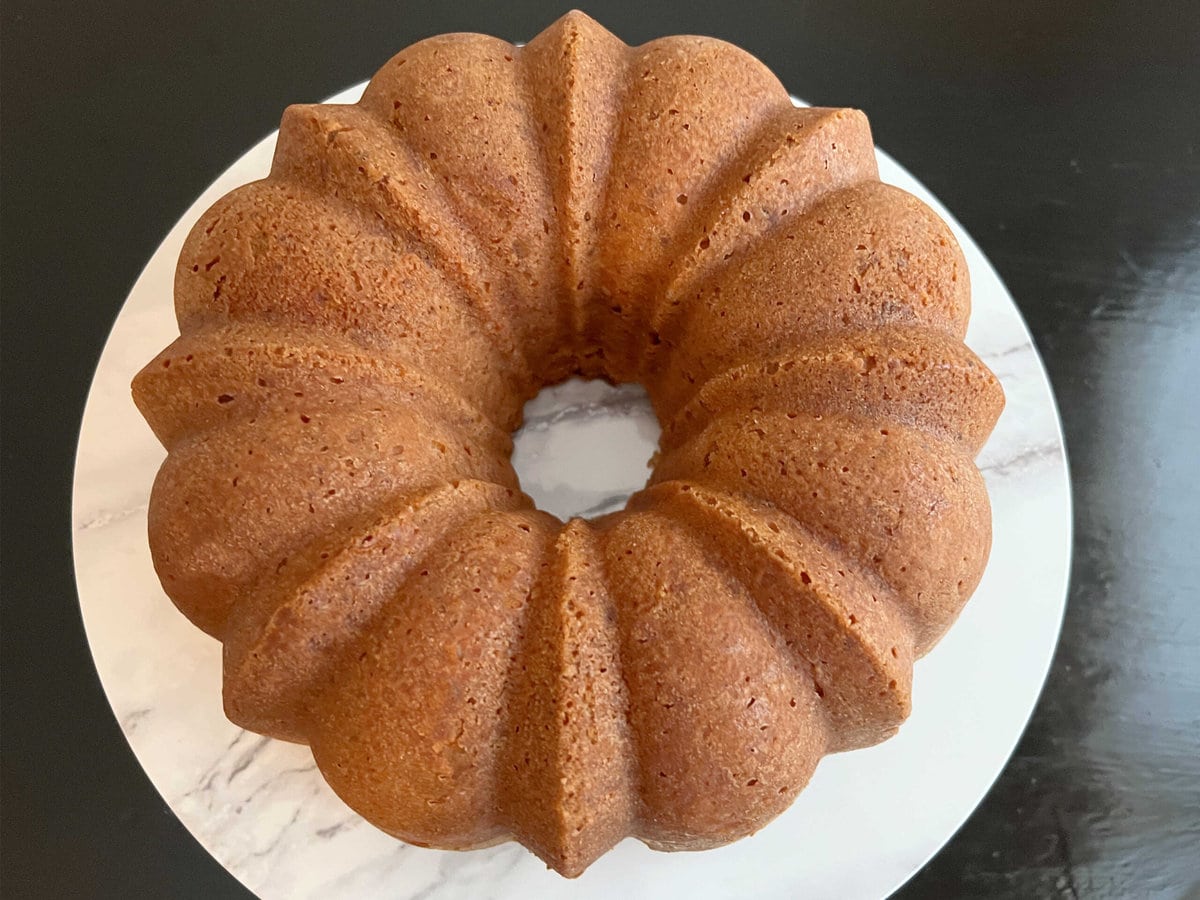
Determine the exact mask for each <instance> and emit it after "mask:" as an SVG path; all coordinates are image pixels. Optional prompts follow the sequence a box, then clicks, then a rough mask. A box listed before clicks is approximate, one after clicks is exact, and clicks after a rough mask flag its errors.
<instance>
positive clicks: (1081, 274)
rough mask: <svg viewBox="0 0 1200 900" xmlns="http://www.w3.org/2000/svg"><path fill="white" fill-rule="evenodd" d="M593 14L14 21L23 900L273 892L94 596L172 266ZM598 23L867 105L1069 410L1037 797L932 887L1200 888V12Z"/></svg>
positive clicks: (258, 12) (254, 6)
mask: <svg viewBox="0 0 1200 900" xmlns="http://www.w3.org/2000/svg"><path fill="white" fill-rule="evenodd" d="M563 11H564V7H562V6H560V5H557V4H555V3H549V2H546V3H534V2H521V0H510V2H508V3H502V4H493V3H483V2H465V0H464V2H457V3H454V4H450V5H446V6H444V7H435V6H433V5H431V4H415V3H414V4H407V3H401V2H395V0H392V2H366V0H363V2H352V3H341V4H334V3H325V4H321V3H317V2H310V0H306V2H296V3H292V4H286V5H285V4H277V5H275V4H267V3H246V2H240V0H239V2H229V0H210V2H208V3H204V4H198V3H179V4H169V3H168V4H164V3H162V2H155V3H150V2H130V0H112V2H108V3H104V4H100V3H78V4H53V5H51V4H48V3H40V4H39V3H34V2H29V0H7V2H5V3H4V6H3V11H2V16H3V29H2V32H0V34H2V40H3V47H2V52H0V65H2V66H3V70H2V78H0V85H2V91H3V98H2V104H0V116H2V118H0V132H2V141H3V148H2V153H0V159H2V164H3V179H2V183H0V191H2V196H0V205H2V216H3V222H2V236H3V250H2V254H0V258H2V260H3V283H2V298H3V338H4V342H3V354H2V365H3V418H2V424H3V457H2V460H3V467H2V470H3V532H2V534H3V570H2V574H3V595H2V612H3V626H2V630H0V635H2V637H0V639H2V641H3V650H2V656H0V661H2V665H3V728H2V732H0V741H2V759H3V778H2V782H0V784H2V789H3V801H2V808H3V814H2V816H0V823H2V828H3V832H2V835H0V861H2V872H0V879H2V880H0V886H2V889H3V892H4V894H5V896H10V897H43V896H44V897H77V896H93V897H107V896H113V897H133V896H136V897H235V896H241V895H243V894H244V891H243V890H242V889H241V888H240V887H239V886H238V885H237V884H236V883H235V882H234V880H233V879H232V878H231V877H230V876H229V875H227V874H226V873H225V872H224V871H223V870H222V868H221V867H220V866H219V865H218V864H217V863H216V862H214V861H213V860H212V859H210V858H209V857H208V856H207V854H205V852H204V851H203V850H201V849H200V847H199V846H198V845H197V844H196V843H195V842H194V841H193V840H192V839H191V838H190V837H189V836H188V834H187V833H186V831H185V830H184V829H183V827H182V826H181V825H180V824H179V822H178V821H176V819H175V818H174V816H173V815H172V814H171V812H170V811H169V810H168V808H167V807H166V805H165V804H164V803H163V801H162V800H161V799H160V798H159V796H158V795H157V794H156V793H155V792H154V790H153V789H152V788H151V786H150V783H149V782H148V781H147V779H146V777H145V776H144V775H143V774H142V772H141V769H140V768H139V767H138V765H137V762H136V761H135V759H134V757H133V755H132V754H131V752H130V751H129V748H128V747H127V745H126V744H125V741H124V739H123V738H122V736H121V733H120V731H119V730H118V728H117V725H116V722H115V721H114V720H113V718H112V715H111V713H110V712H109V708H108V706H107V704H106V702H105V699H104V696H103V694H102V692H101V690H100V685H99V683H98V681H97V679H96V675H95V671H94V669H93V667H92V663H91V659H90V657H89V655H88V650H87V644H86V641H85V638H84V633H83V629H82V626H81V623H80V617H79V612H78V606H77V603H76V596H75V586H74V584H73V581H72V576H71V571H72V570H71V547H70V530H69V524H70V518H69V505H70V483H71V465H72V461H73V455H74V450H75V441H76V436H77V432H78V425H79V418H80V414H81V411H82V409H83V402H84V397H85V394H86V391H87V386H88V380H89V377H90V374H91V371H92V369H93V367H94V365H95V363H96V360H97V358H98V356H99V353H100V350H101V347H102V345H103V343H104V339H105V336H106V333H107V332H108V329H109V327H110V325H111V323H112V321H113V318H114V317H115V315H116V313H117V309H118V308H119V306H120V305H121V302H122V300H123V299H124V297H125V294H126V292H127V291H128V289H129V287H130V286H131V284H132V283H133V280H134V278H135V276H136V275H137V273H138V271H139V270H140V268H141V266H142V264H143V263H144V262H145V260H146V259H147V258H148V257H149V255H150V253H151V252H152V251H153V249H154V247H155V246H156V245H157V243H158V242H159V240H160V239H161V238H162V237H163V236H164V235H165V234H166V232H167V230H168V228H169V227H170V226H171V224H172V223H173V222H174V221H175V220H176V219H177V218H178V217H179V216H180V215H181V214H182V212H183V211H184V209H185V208H186V207H187V205H188V204H189V202H190V201H191V200H192V199H193V198H194V197H195V196H196V195H197V194H198V193H199V191H200V190H201V189H202V188H204V187H205V186H206V185H207V184H208V183H209V182H210V181H212V179H213V178H214V177H215V176H216V175H217V174H218V173H219V172H221V171H222V170H223V169H224V168H225V167H226V166H227V165H228V164H229V163H230V162H232V161H233V160H234V159H235V158H236V157H237V156H238V155H239V154H240V153H241V152H242V151H243V150H245V149H246V148H247V147H248V146H250V144H252V143H253V142H255V141H257V140H258V139H259V138H260V137H262V136H263V135H264V134H266V133H267V132H268V131H270V130H271V129H273V128H274V127H275V124H276V123H277V121H278V117H279V114H280V111H281V110H282V108H283V107H284V106H285V105H286V104H287V103H289V102H293V101H312V100H316V99H319V98H321V97H323V96H325V95H327V94H329V93H331V92H333V91H334V90H336V89H339V88H342V87H344V86H346V85H349V84H351V83H353V82H356V81H359V80H362V79H364V78H366V77H367V76H369V75H370V74H371V73H372V72H373V71H374V70H375V68H376V67H377V66H379V65H380V64H381V63H382V62H383V61H384V60H386V59H387V58H388V57H389V56H390V55H391V54H392V53H393V52H394V51H396V50H398V49H400V48H402V47H404V46H405V45H407V44H409V43H411V42H412V41H414V40H417V39H419V38H422V37H425V36H427V35H430V34H435V33H438V32H443V31H455V30H473V31H485V32H489V33H492V34H497V35H500V36H503V37H506V38H509V39H512V40H522V39H526V38H528V37H530V36H532V35H533V34H535V33H536V32H537V31H539V30H540V29H541V28H542V27H544V26H545V25H546V24H548V23H549V22H550V21H552V20H553V19H554V18H556V17H557V16H558V15H559V14H560V13H561V12H563ZM588 11H589V12H591V13H592V15H594V16H595V17H596V18H598V19H600V20H601V21H602V22H603V23H604V24H605V25H607V26H608V27H609V28H611V29H613V30H614V31H616V32H617V33H618V34H619V35H620V36H622V37H623V38H624V39H625V40H627V41H628V42H630V43H637V42H641V41H644V40H647V39H649V38H652V37H655V36H658V35H661V34H670V33H678V32H699V33H706V34H713V35H716V36H719V37H722V38H726V39H728V40H731V41H734V42H735V43H738V44H741V45H742V46H744V47H746V48H747V49H749V50H751V51H752V52H754V53H755V54H757V55H758V56H759V57H761V58H762V59H763V60H764V61H765V62H766V63H767V64H768V65H769V66H770V67H771V68H773V69H774V70H775V71H776V72H777V73H778V74H779V76H780V77H781V79H782V80H783V82H784V83H785V84H786V85H788V87H789V88H790V89H791V90H793V91H794V92H795V93H797V94H799V95H800V96H803V97H805V98H807V99H809V100H810V101H813V102H815V103H819V104H821V105H848V106H858V107H862V108H864V109H865V110H867V112H868V113H869V115H870V117H871V122H872V125H873V128H874V132H875V136H876V139H877V141H878V142H879V144H880V145H881V146H883V147H885V148H886V149H887V150H888V151H890V152H891V153H892V154H893V155H894V156H896V158H898V159H899V160H900V161H901V163H903V164H904V165H905V166H907V167H908V168H909V169H910V170H911V171H912V172H913V173H914V174H915V175H916V176H917V177H918V178H919V179H920V180H921V181H923V182H924V183H925V184H926V185H928V186H929V187H930V188H931V189H932V190H933V191H934V192H935V193H936V194H938V196H939V197H940V198H941V199H942V200H943V201H944V202H945V203H946V205H947V206H948V207H949V208H950V209H951V210H953V212H954V213H955V215H957V216H958V218H959V219H960V220H961V221H962V222H963V224H964V225H965V226H966V227H967V229H968V230H969V231H970V232H971V233H972V234H973V235H974V236H975V238H976V239H977V240H978V241H979V243H980V244H981V245H982V247H983V249H984V251H985V253H987V255H988V256H989V257H990V258H991V260H992V261H993V262H994V263H995V265H996V267H997V269H998V270H999V272H1000V274H1001V276H1002V277H1003V278H1004V280H1005V282H1006V283H1007V284H1008V286H1009V288H1010V289H1011V290H1012V293H1013V295H1014V296H1015V297H1016V300H1017V303H1018V304H1019V305H1020V307H1021V310H1022V312H1023V313H1024V315H1025V317H1026V320H1027V321H1028V322H1029V325H1030V327H1031V329H1032V331H1033V334H1034V336H1035V338H1036V341H1037V345H1038V347H1039V349H1040V351H1041V353H1042V355H1043V357H1044V359H1045V361H1046V366H1047V368H1048V370H1049V373H1050V378H1051V380H1052V381H1053V384H1054V388H1055V391H1056V392H1057V395H1058V399H1059V404H1060V407H1061V411H1062V418H1063V424H1064V427H1065V431H1066V436H1067V445H1068V450H1069V453H1070V459H1071V468H1072V475H1073V478H1072V481H1073V486H1074V497H1075V504H1076V505H1075V556H1074V566H1073V570H1072V584H1071V593H1070V603H1069V606H1068V609H1067V615H1066V621H1065V624H1064V628H1063V635H1062V642H1061V646H1060V647H1059V650H1058V653H1057V656H1056V658H1055V661H1054V666H1053V669H1052V671H1051V673H1050V677H1049V681H1048V682H1047V685H1046V688H1045V692H1044V694H1043V696H1042V698H1041V702H1040V704H1039V705H1038V708H1037V711H1036V713H1035V714H1034V716H1033V720H1032V721H1031V723H1030V725H1029V727H1028V730H1027V731H1026V733H1025V735H1024V738H1023V739H1022V740H1021V743H1020V745H1019V747H1018V749H1017V751H1016V753H1015V755H1014V756H1013V758H1012V760H1011V762H1010V763H1009V764H1008V766H1007V768H1006V769H1005V771H1004V774H1003V775H1002V776H1001V778H1000V780H999V781H998V782H997V783H996V785H995V787H994V788H993V790H992V791H991V793H990V794H989V795H988V797H987V799H986V800H984V802H983V803H982V805H981V806H980V807H979V809H978V810H977V811H976V812H975V814H974V815H973V816H972V817H971V818H970V820H969V821H968V822H967V823H966V825H965V826H963V828H962V829H961V831H960V832H959V833H958V834H957V835H956V836H955V837H954V838H953V840H951V841H950V843H949V844H948V845H947V846H946V847H945V849H944V850H943V851H942V852H941V853H940V854H939V855H938V856H937V857H936V858H935V859H934V860H933V861H932V862H930V863H929V865H927V866H926V867H925V869H924V870H922V871H921V873H920V874H919V875H917V876H916V877H915V878H914V879H913V880H912V881H911V882H910V883H909V884H908V885H907V886H906V887H905V888H904V889H903V891H902V893H901V895H902V896H905V897H926V896H928V897H951V896H956V897H984V896H986V897H997V896H999V897H1021V898H1024V897H1051V896H1062V897H1069V898H1075V897H1143V896H1154V897H1160V896H1161V897H1180V896H1186V895H1188V894H1189V893H1191V894H1192V895H1196V893H1197V892H1198V891H1200V658H1198V657H1200V590H1198V588H1197V582H1198V581H1200V513H1198V509H1200V472H1198V469H1200V466H1198V461H1200V454H1198V451H1197V445H1198V444H1200V4H1197V3H1194V2H1192V3H1179V4H1174V3H1159V4H1146V5H1144V6H1143V4H1135V3H1124V4H1119V3H1102V4H1093V3H1084V2H1079V0H1073V2H1064V3H1045V2H1033V3H1030V2H1021V3H995V4H961V5H960V4H959V3H930V4H924V3H894V4H884V3H879V4H877V5H871V4H861V3H846V4H818V3H783V2H775V3H753V2H748V0H743V2H738V3H722V4H716V3H709V2H697V0H692V2H687V3H654V4H651V3H647V2H645V0H638V2H629V3H620V4H609V5H606V6H603V7H602V6H598V5H597V6H592V7H590V8H589V9H588ZM898 827H902V824H900V823H898ZM868 857H869V854H868Z"/></svg>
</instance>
